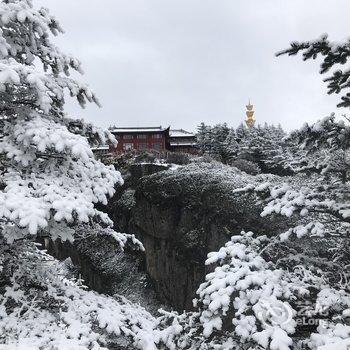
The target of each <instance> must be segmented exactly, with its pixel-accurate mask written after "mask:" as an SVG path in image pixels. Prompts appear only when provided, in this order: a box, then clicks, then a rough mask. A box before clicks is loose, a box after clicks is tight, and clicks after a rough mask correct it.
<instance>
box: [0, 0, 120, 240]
mask: <svg viewBox="0 0 350 350" xmlns="http://www.w3.org/2000/svg"><path fill="white" fill-rule="evenodd" d="M60 32H62V29H61V27H60V25H59V23H58V22H57V20H56V19H55V18H54V17H53V16H51V15H50V14H49V12H48V10H46V9H43V8H42V9H40V10H36V9H34V8H33V4H32V1H31V0H8V1H2V2H1V3H0V118H1V120H2V130H1V132H2V137H1V141H0V153H1V155H2V159H3V169H2V170H3V171H2V174H1V183H2V186H3V187H2V191H1V192H0V218H1V235H2V236H3V237H6V239H7V240H8V241H11V242H12V241H14V240H16V239H21V238H24V237H27V236H35V235H37V234H38V233H40V234H45V235H50V234H52V233H53V231H54V230H55V232H56V233H55V237H56V236H57V235H58V236H61V235H64V234H66V233H67V232H69V230H66V231H65V230H63V229H61V228H59V226H62V225H63V226H65V225H66V224H72V223H76V222H84V223H89V222H90V220H92V219H95V220H96V221H99V222H100V223H103V224H107V225H110V224H111V222H110V220H109V219H108V217H107V216H106V215H105V214H104V213H101V212H99V211H98V210H97V209H96V208H94V204H95V203H97V202H101V203H106V202H107V197H108V196H110V195H112V194H113V191H114V185H115V184H116V183H117V182H122V179H121V176H120V174H119V173H118V172H117V171H115V170H114V169H113V168H112V167H107V166H104V165H103V164H102V163H100V162H99V161H97V160H95V159H94V156H93V154H92V151H91V149H90V145H89V142H88V141H87V139H86V137H84V136H87V137H88V138H89V139H90V140H91V141H93V142H96V141H97V140H101V138H102V140H101V141H102V142H105V141H106V140H107V139H111V140H112V136H111V134H109V133H108V132H107V133H104V132H101V131H100V130H99V129H97V128H94V127H92V126H91V125H86V124H84V123H83V122H82V121H74V120H72V119H68V118H66V117H65V116H64V112H63V107H64V102H65V94H66V93H68V94H70V95H71V96H72V97H74V98H76V99H77V100H78V102H79V103H80V105H81V106H82V107H84V105H85V104H86V103H87V102H95V103H97V104H98V100H97V98H96V96H95V94H94V93H93V92H92V91H91V90H90V89H89V88H88V87H87V86H86V85H84V84H82V83H80V82H78V81H77V80H74V79H72V78H70V77H69V72H70V70H75V71H78V72H82V70H81V64H80V62H79V61H78V60H77V59H75V58H73V57H71V56H69V55H66V54H64V53H62V52H61V51H60V50H59V48H57V47H56V46H55V45H54V44H53V43H52V42H51V40H50V35H52V34H54V35H56V34H58V33H60ZM64 232H66V233H64ZM62 238H67V237H62ZM70 238H71V237H70Z"/></svg>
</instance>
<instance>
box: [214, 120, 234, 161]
mask: <svg viewBox="0 0 350 350" xmlns="http://www.w3.org/2000/svg"><path fill="white" fill-rule="evenodd" d="M229 130H230V129H229V127H228V126H227V124H226V123H224V124H216V125H214V126H213V127H212V128H211V155H212V156H213V157H214V158H215V159H217V160H220V161H222V162H223V163H226V162H227V153H226V152H225V141H226V138H227V136H228V134H229Z"/></svg>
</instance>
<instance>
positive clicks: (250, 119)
mask: <svg viewBox="0 0 350 350" xmlns="http://www.w3.org/2000/svg"><path fill="white" fill-rule="evenodd" d="M246 108H247V111H246V112H245V114H246V115H247V119H246V120H245V123H246V124H247V126H248V128H251V127H252V126H254V124H255V119H254V111H253V105H252V104H250V99H249V102H248V104H247V105H246Z"/></svg>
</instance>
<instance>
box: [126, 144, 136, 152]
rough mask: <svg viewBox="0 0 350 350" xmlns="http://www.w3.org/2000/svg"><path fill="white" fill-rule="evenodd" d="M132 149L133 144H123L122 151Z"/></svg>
mask: <svg viewBox="0 0 350 350" xmlns="http://www.w3.org/2000/svg"><path fill="white" fill-rule="evenodd" d="M133 149H134V144H133V143H124V144H123V150H124V151H131V150H133Z"/></svg>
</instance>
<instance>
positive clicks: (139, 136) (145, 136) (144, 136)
mask: <svg viewBox="0 0 350 350" xmlns="http://www.w3.org/2000/svg"><path fill="white" fill-rule="evenodd" d="M137 138H138V139H143V140H144V139H147V135H145V134H139V135H137Z"/></svg>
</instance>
